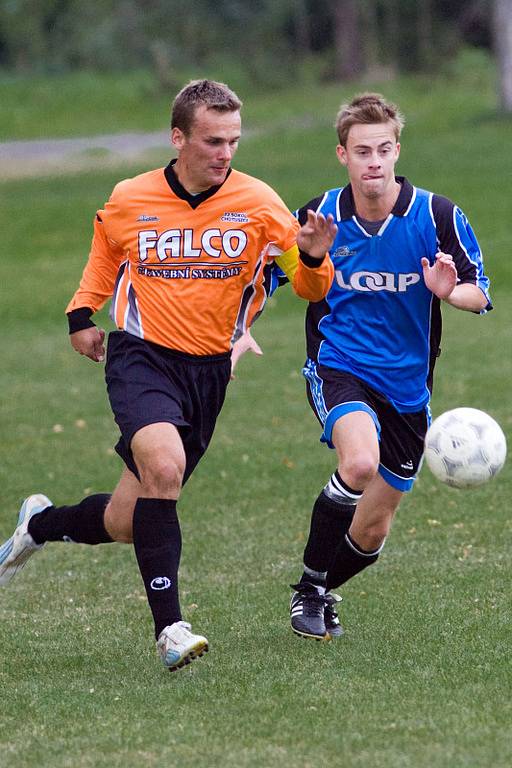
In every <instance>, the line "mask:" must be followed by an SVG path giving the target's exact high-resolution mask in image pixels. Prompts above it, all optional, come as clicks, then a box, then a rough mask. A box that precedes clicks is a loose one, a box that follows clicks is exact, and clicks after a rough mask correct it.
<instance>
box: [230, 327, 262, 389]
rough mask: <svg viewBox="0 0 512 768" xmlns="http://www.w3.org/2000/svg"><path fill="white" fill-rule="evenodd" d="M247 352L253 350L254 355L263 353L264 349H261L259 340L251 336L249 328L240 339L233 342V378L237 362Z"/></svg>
mask: <svg viewBox="0 0 512 768" xmlns="http://www.w3.org/2000/svg"><path fill="white" fill-rule="evenodd" d="M246 352H252V353H253V354H254V355H262V354H263V350H262V349H261V347H260V345H259V344H258V342H257V341H255V340H254V339H253V337H252V336H251V332H250V330H247V331H246V332H245V333H244V334H242V336H240V338H239V339H238V341H235V343H234V344H233V349H232V351H231V378H232V379H234V378H235V376H234V370H235V367H236V364H237V363H238V361H239V360H240V358H241V357H242V355H245V353H246Z"/></svg>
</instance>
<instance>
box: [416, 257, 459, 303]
mask: <svg viewBox="0 0 512 768" xmlns="http://www.w3.org/2000/svg"><path fill="white" fill-rule="evenodd" d="M421 266H422V267H423V279H424V280H425V285H426V286H427V288H428V289H429V290H431V291H432V293H433V294H435V295H436V296H437V297H438V298H439V299H447V298H448V296H449V295H450V294H451V292H452V291H453V289H454V288H455V286H456V285H457V268H456V266H455V264H454V261H453V258H452V257H451V256H450V254H449V253H443V252H442V251H438V252H437V253H436V260H435V262H434V264H433V265H432V266H430V263H429V260H428V259H426V258H422V260H421Z"/></svg>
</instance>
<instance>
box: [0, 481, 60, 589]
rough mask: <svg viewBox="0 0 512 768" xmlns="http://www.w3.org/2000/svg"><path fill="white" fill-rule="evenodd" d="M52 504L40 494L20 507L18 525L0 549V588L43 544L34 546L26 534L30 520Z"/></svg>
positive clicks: (30, 498) (26, 500)
mask: <svg viewBox="0 0 512 768" xmlns="http://www.w3.org/2000/svg"><path fill="white" fill-rule="evenodd" d="M51 506H53V505H52V502H51V501H50V499H48V498H47V497H46V496H44V495H43V494H42V493H36V494H34V495H33V496H29V497H28V498H27V499H25V501H24V502H23V504H22V505H21V509H20V513H19V515H18V525H17V527H16V530H15V531H14V533H13V535H12V536H11V537H10V539H7V541H6V542H5V543H4V544H2V546H1V547H0V586H5V585H6V584H8V583H9V582H10V580H11V579H12V577H13V576H15V575H16V574H17V572H18V571H19V570H20V569H21V568H23V566H24V565H25V563H26V562H27V560H28V559H29V557H31V556H32V555H33V554H34V552H37V550H38V549H41V548H42V547H44V544H36V543H35V541H34V539H33V538H32V536H31V535H30V533H29V532H28V524H29V521H30V519H31V518H32V517H33V516H34V515H37V514H38V513H39V512H42V511H43V509H47V508H48V507H51Z"/></svg>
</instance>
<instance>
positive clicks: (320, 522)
mask: <svg viewBox="0 0 512 768" xmlns="http://www.w3.org/2000/svg"><path fill="white" fill-rule="evenodd" d="M355 508H356V507H355V505H354V504H340V503H339V502H337V501H334V500H333V499H330V498H329V497H328V496H326V494H325V493H324V491H321V493H320V495H319V497H318V498H317V500H316V501H315V504H314V506H313V511H312V513H311V527H310V531H309V537H308V541H307V544H306V548H305V550H304V565H305V566H306V568H307V569H309V570H311V571H316V572H318V573H322V572H323V573H325V572H327V571H328V569H329V566H330V565H331V562H332V560H333V558H334V556H335V553H336V549H337V546H338V544H339V542H340V540H341V539H342V538H343V536H344V534H345V533H346V531H348V529H349V528H350V524H351V522H352V518H353V516H354V511H355ZM303 578H304V580H307V576H306V575H305V576H304V577H303Z"/></svg>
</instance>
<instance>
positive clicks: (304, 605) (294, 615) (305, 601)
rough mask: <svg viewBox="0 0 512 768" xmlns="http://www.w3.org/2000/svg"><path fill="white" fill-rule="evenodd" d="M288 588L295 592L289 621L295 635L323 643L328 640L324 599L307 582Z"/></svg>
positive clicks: (329, 637) (291, 602)
mask: <svg viewBox="0 0 512 768" xmlns="http://www.w3.org/2000/svg"><path fill="white" fill-rule="evenodd" d="M290 586H291V588H292V589H294V590H295V592H294V593H293V595H292V599H291V601H290V619H291V625H292V629H293V631H294V632H295V634H296V635H300V637H309V638H311V639H312V640H320V641H323V642H326V641H327V640H330V639H331V636H330V634H329V633H328V632H327V630H326V627H325V618H324V612H325V605H326V603H325V597H324V596H323V595H320V594H319V593H318V590H317V589H316V587H315V586H314V585H313V584H308V583H307V582H305V583H301V584H291V585H290Z"/></svg>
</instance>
